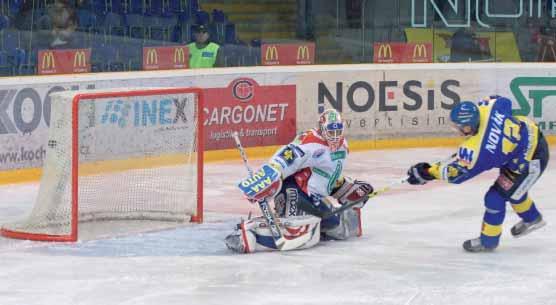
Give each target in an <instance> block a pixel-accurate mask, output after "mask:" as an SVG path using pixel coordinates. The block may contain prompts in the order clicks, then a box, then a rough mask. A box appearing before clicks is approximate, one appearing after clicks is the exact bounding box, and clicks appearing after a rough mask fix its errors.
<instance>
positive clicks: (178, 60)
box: [174, 48, 185, 65]
mask: <svg viewBox="0 0 556 305" xmlns="http://www.w3.org/2000/svg"><path fill="white" fill-rule="evenodd" d="M174 64H175V65H183V64H185V51H184V50H183V48H175V49H174Z"/></svg>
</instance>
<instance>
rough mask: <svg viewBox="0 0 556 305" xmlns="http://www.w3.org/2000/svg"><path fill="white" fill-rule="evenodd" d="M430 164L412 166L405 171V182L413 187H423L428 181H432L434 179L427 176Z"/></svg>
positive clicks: (422, 163)
mask: <svg viewBox="0 0 556 305" xmlns="http://www.w3.org/2000/svg"><path fill="white" fill-rule="evenodd" d="M430 167H431V165H430V164H428V163H426V162H421V163H417V164H415V165H413V166H412V167H410V168H409V170H408V171H407V176H408V177H407V182H408V183H409V184H413V185H423V184H425V183H427V182H428V181H430V180H434V177H433V176H432V175H431V174H429V168H430Z"/></svg>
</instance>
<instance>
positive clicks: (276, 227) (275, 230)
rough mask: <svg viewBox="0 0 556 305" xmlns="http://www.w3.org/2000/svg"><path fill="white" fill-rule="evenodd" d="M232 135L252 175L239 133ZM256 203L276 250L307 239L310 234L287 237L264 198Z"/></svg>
mask: <svg viewBox="0 0 556 305" xmlns="http://www.w3.org/2000/svg"><path fill="white" fill-rule="evenodd" d="M232 136H233V137H234V140H235V142H236V147H237V149H238V150H239V154H240V155H241V159H242V160H243V164H244V165H245V168H246V169H247V172H248V173H249V176H250V177H251V176H253V170H252V169H251V167H250V166H249V163H248V162H247V155H246V154H245V149H243V146H242V145H241V141H240V140H239V134H238V133H237V132H234V133H233V134H232ZM257 204H258V205H259V208H260V209H261V212H262V214H263V217H264V219H265V221H266V223H267V224H268V227H269V229H270V232H271V234H272V238H273V239H274V244H275V245H276V248H277V249H278V250H281V251H286V250H292V249H296V248H298V247H300V246H301V245H303V244H304V243H306V242H307V241H308V238H310V234H304V235H302V236H300V237H297V238H293V239H287V238H286V237H285V236H284V234H283V233H282V230H280V224H279V222H278V221H277V220H276V216H275V215H274V213H273V212H272V210H271V208H270V206H269V204H268V202H267V201H266V199H265V200H261V201H258V202H257Z"/></svg>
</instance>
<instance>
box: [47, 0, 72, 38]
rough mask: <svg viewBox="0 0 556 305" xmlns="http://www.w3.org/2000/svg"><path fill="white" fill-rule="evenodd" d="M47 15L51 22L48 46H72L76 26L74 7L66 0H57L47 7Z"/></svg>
mask: <svg viewBox="0 0 556 305" xmlns="http://www.w3.org/2000/svg"><path fill="white" fill-rule="evenodd" d="M48 15H49V16H50V20H51V22H52V31H51V32H50V45H49V47H50V48H53V49H70V48H75V47H78V46H74V44H73V39H74V33H75V29H76V27H77V17H76V14H75V10H74V8H73V7H72V6H71V5H70V4H69V2H68V1H67V0H57V1H56V2H54V5H53V6H51V7H50V8H49V9H48Z"/></svg>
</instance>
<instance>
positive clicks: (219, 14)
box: [212, 9, 228, 23]
mask: <svg viewBox="0 0 556 305" xmlns="http://www.w3.org/2000/svg"><path fill="white" fill-rule="evenodd" d="M212 22H214V23H226V22H228V18H226V15H225V14H224V12H223V11H221V10H217V9H214V10H212Z"/></svg>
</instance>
